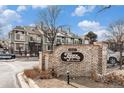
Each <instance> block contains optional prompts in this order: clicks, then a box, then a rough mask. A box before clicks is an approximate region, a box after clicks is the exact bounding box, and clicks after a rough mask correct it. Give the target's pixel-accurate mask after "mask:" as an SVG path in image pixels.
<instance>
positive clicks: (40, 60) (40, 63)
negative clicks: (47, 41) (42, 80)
mask: <svg viewBox="0 0 124 93" xmlns="http://www.w3.org/2000/svg"><path fill="white" fill-rule="evenodd" d="M39 69H40V70H42V52H39Z"/></svg>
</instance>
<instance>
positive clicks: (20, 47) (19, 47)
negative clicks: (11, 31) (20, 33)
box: [16, 43, 24, 50]
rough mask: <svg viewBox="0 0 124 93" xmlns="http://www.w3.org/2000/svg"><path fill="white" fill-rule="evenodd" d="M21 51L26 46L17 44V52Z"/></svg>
mask: <svg viewBox="0 0 124 93" xmlns="http://www.w3.org/2000/svg"><path fill="white" fill-rule="evenodd" d="M19 49H21V50H24V44H22V43H17V44H16V50H19Z"/></svg>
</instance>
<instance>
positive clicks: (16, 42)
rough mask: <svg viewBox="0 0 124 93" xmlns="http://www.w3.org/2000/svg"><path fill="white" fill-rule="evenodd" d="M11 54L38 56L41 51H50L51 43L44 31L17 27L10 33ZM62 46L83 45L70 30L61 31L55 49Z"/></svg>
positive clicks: (29, 27) (57, 36)
mask: <svg viewBox="0 0 124 93" xmlns="http://www.w3.org/2000/svg"><path fill="white" fill-rule="evenodd" d="M9 42H10V43H9V46H10V48H9V49H10V52H11V53H15V54H20V55H26V54H27V53H30V54H31V55H32V56H38V54H39V51H50V50H51V47H50V42H49V40H48V38H46V37H45V35H44V33H43V31H41V30H40V29H38V28H35V27H31V26H16V27H15V28H14V29H13V30H12V31H10V32H9ZM62 44H82V39H81V38H80V37H79V36H77V35H75V34H74V33H72V32H71V31H70V29H68V30H67V29H61V30H60V31H59V32H58V33H57V35H56V39H55V41H54V48H55V47H56V46H59V45H62Z"/></svg>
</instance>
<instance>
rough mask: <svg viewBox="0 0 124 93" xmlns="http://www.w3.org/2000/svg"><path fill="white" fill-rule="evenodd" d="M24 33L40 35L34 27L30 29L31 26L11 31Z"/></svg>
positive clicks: (17, 27)
mask: <svg viewBox="0 0 124 93" xmlns="http://www.w3.org/2000/svg"><path fill="white" fill-rule="evenodd" d="M15 30H17V31H24V32H28V33H30V34H37V35H40V34H41V33H40V31H39V30H36V29H35V27H31V26H16V27H15V28H14V29H13V30H12V31H15Z"/></svg>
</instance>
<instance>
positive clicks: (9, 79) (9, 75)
mask: <svg viewBox="0 0 124 93" xmlns="http://www.w3.org/2000/svg"><path fill="white" fill-rule="evenodd" d="M36 65H38V61H17V60H7V61H6V60H4V61H3V60H0V88H19V87H20V86H19V84H18V80H17V78H16V74H17V73H19V72H22V71H23V70H24V69H29V68H32V67H33V66H36Z"/></svg>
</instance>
